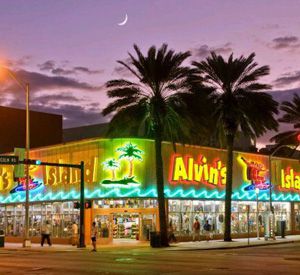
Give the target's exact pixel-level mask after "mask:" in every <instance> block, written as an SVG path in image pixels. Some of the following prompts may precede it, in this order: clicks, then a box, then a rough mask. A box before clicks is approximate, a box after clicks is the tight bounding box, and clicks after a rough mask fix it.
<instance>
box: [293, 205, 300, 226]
mask: <svg viewBox="0 0 300 275" xmlns="http://www.w3.org/2000/svg"><path fill="white" fill-rule="evenodd" d="M294 210H295V230H297V231H300V203H299V202H297V203H295V204H294Z"/></svg>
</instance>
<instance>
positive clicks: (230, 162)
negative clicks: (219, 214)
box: [224, 135, 234, 242]
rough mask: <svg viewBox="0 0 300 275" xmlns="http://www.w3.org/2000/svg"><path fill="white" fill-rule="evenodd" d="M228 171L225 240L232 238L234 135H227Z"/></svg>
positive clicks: (228, 240)
mask: <svg viewBox="0 0 300 275" xmlns="http://www.w3.org/2000/svg"><path fill="white" fill-rule="evenodd" d="M226 141H227V168H226V169H227V173H226V196H225V232H224V241H225V242H230V241H232V240H231V195H232V170H233V141H234V135H227V136H226Z"/></svg>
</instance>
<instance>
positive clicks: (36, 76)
mask: <svg viewBox="0 0 300 275" xmlns="http://www.w3.org/2000/svg"><path fill="white" fill-rule="evenodd" d="M14 74H15V75H16V76H17V78H18V79H22V80H23V81H24V82H25V81H26V82H28V83H30V91H31V92H32V93H35V92H38V91H45V90H62V89H71V90H82V91H99V90H101V88H102V86H93V85H90V84H89V83H87V82H81V81H78V80H76V79H73V78H70V77H65V76H48V75H45V74H41V73H36V72H30V71H26V70H18V71H15V72H14ZM1 84H2V83H1ZM5 84H6V85H5ZM0 91H2V92H3V93H18V92H19V93H20V92H23V91H20V88H19V86H17V85H16V83H15V82H14V81H9V82H6V83H4V84H3V85H1V87H0Z"/></svg>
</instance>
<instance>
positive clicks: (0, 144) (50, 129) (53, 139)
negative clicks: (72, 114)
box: [0, 106, 62, 153]
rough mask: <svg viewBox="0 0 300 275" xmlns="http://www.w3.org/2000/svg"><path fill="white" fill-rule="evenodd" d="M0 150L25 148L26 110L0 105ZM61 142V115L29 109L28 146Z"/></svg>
mask: <svg viewBox="0 0 300 275" xmlns="http://www.w3.org/2000/svg"><path fill="white" fill-rule="evenodd" d="M0 133H1V135H0V152H1V153H3V152H12V151H13V150H14V148H15V147H20V148H25V140H26V111H25V110H21V109H15V108H8V107H3V106H0ZM61 142H62V116H61V115H56V114H49V113H42V112H35V111H30V148H36V147H41V146H46V145H53V144H57V143H61Z"/></svg>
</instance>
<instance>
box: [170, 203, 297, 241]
mask: <svg viewBox="0 0 300 275" xmlns="http://www.w3.org/2000/svg"><path fill="white" fill-rule="evenodd" d="M248 206H249V217H248V213H247V207H248ZM273 206H274V210H275V222H276V226H277V227H278V226H280V221H282V220H284V221H286V230H291V221H290V217H291V211H290V203H282V202H274V203H273ZM256 208H257V203H256V202H255V201H254V202H253V201H251V202H249V201H232V203H231V232H232V234H237V235H239V234H247V233H248V219H249V233H255V232H256V223H257V215H258V223H259V231H260V234H263V232H264V226H265V224H264V220H265V217H266V216H267V215H269V202H259V203H258V212H257V209H256ZM298 209H299V210H297V211H298V212H297V213H298V216H297V217H298V228H299V229H300V206H299V208H298ZM196 217H197V218H198V220H199V222H200V226H201V229H202V227H203V225H204V223H205V221H206V220H208V222H209V224H210V225H211V226H212V227H211V228H212V230H213V232H214V234H223V233H224V220H225V202H224V201H196V200H194V201H192V200H169V224H170V223H172V226H173V230H175V234H176V235H179V236H186V235H190V234H191V233H192V228H193V222H194V220H195V218H196ZM276 232H278V230H276Z"/></svg>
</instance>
